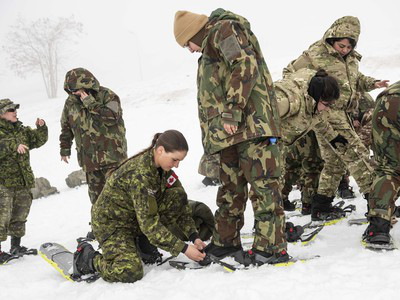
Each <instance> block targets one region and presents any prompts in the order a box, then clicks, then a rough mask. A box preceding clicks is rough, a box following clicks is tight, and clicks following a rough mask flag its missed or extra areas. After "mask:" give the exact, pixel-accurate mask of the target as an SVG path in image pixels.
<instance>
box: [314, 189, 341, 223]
mask: <svg viewBox="0 0 400 300" xmlns="http://www.w3.org/2000/svg"><path fill="white" fill-rule="evenodd" d="M333 198H334V197H333V196H332V197H327V196H324V195H320V194H315V195H314V197H313V203H312V205H311V220H312V221H331V220H335V219H340V218H343V217H344V216H346V213H345V212H343V210H342V209H340V208H339V207H333V206H332V202H333Z"/></svg>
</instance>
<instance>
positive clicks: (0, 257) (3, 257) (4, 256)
mask: <svg viewBox="0 0 400 300" xmlns="http://www.w3.org/2000/svg"><path fill="white" fill-rule="evenodd" d="M12 257H13V256H12V255H11V254H9V253H7V252H3V251H1V245H0V265H2V264H5V263H7V262H8V261H9V260H10V258H12Z"/></svg>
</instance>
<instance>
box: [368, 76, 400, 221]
mask: <svg viewBox="0 0 400 300" xmlns="http://www.w3.org/2000/svg"><path fill="white" fill-rule="evenodd" d="M372 127H373V129H372V150H373V151H374V158H375V160H376V162H377V168H376V169H375V172H376V179H375V181H374V184H373V187H372V191H371V194H370V198H369V207H370V211H369V216H370V217H380V218H383V219H386V220H388V221H390V220H391V216H392V214H393V210H394V203H395V201H396V200H397V198H398V197H399V196H400V81H397V82H396V83H394V84H392V85H391V86H389V87H388V88H387V89H386V90H385V91H383V92H382V93H381V94H380V95H379V96H378V97H377V100H376V107H375V110H374V113H373V116H372Z"/></svg>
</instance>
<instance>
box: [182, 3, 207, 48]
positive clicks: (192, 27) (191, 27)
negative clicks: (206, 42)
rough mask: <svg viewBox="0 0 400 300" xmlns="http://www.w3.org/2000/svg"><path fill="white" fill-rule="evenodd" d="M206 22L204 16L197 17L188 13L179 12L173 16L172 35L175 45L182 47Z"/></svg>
mask: <svg viewBox="0 0 400 300" xmlns="http://www.w3.org/2000/svg"><path fill="white" fill-rule="evenodd" d="M207 22H208V17H207V16H206V15H199V14H195V13H192V12H190V11H185V10H180V11H178V12H177V13H176V14H175V20H174V35H175V39H176V41H177V43H178V44H179V45H181V46H182V47H184V46H185V44H186V43H187V42H188V41H189V40H190V39H191V38H192V37H193V36H194V35H195V34H196V33H198V32H199V31H200V30H201V29H202V28H203V27H204V25H206V23H207Z"/></svg>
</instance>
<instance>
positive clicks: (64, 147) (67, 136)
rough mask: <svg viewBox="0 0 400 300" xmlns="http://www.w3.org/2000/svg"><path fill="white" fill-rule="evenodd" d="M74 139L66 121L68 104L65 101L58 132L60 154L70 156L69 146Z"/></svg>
mask: <svg viewBox="0 0 400 300" xmlns="http://www.w3.org/2000/svg"><path fill="white" fill-rule="evenodd" d="M73 139H74V133H73V132H72V130H71V127H70V125H69V122H68V106H67V103H65V105H64V109H63V112H62V115H61V134H60V155H61V156H70V155H71V146H72V141H73Z"/></svg>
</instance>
